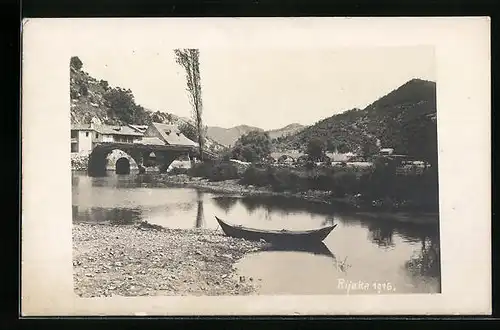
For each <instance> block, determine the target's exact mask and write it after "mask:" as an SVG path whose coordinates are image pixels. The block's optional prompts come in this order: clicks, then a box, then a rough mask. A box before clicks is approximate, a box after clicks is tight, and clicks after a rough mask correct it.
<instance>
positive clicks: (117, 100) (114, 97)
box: [104, 88, 140, 124]
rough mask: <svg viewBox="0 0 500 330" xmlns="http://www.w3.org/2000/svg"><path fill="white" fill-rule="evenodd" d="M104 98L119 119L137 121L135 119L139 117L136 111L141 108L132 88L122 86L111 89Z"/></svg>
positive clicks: (130, 121) (126, 121) (129, 121)
mask: <svg viewBox="0 0 500 330" xmlns="http://www.w3.org/2000/svg"><path fill="white" fill-rule="evenodd" d="M104 99H105V100H106V102H107V105H108V106H109V108H111V110H112V111H113V112H114V113H115V115H116V116H117V117H118V119H119V120H121V121H123V122H125V123H128V124H132V123H135V119H137V116H136V112H137V111H140V109H139V108H137V106H136V104H135V101H134V95H133V94H132V92H131V91H130V90H125V89H122V88H113V89H110V90H108V91H107V92H106V94H104Z"/></svg>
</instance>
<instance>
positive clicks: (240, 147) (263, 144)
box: [232, 131, 271, 162]
mask: <svg viewBox="0 0 500 330" xmlns="http://www.w3.org/2000/svg"><path fill="white" fill-rule="evenodd" d="M270 153H271V139H270V138H269V134H268V133H267V132H260V131H251V132H248V133H247V134H244V135H242V136H240V138H239V139H238V140H237V141H236V143H235V146H234V147H233V150H232V155H233V157H234V158H236V159H239V160H242V161H247V162H256V161H259V160H261V159H262V158H266V157H268V156H269V154H270Z"/></svg>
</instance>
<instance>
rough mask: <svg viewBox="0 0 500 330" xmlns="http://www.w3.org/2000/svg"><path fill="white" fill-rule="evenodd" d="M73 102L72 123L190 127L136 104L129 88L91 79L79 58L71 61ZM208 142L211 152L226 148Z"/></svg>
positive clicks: (183, 121) (169, 115)
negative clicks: (160, 124)
mask: <svg viewBox="0 0 500 330" xmlns="http://www.w3.org/2000/svg"><path fill="white" fill-rule="evenodd" d="M70 99H71V111H70V113H71V124H89V123H91V122H93V123H96V124H106V125H127V124H139V125H148V124H150V123H151V122H158V123H165V124H172V125H177V126H180V127H182V126H183V125H184V124H191V121H190V120H188V119H186V118H183V117H179V116H176V115H174V114H172V113H167V112H163V111H158V110H157V111H153V110H150V109H146V108H144V107H142V106H141V105H139V104H136V103H135V99H134V95H133V93H132V91H131V90H130V89H124V88H122V87H111V86H110V85H109V83H108V82H107V81H105V80H97V79H96V78H94V77H92V76H90V75H89V74H88V73H87V72H85V71H84V70H83V63H82V62H81V61H80V60H79V59H78V57H73V58H72V59H71V65H70ZM184 126H185V125H184ZM183 133H185V134H186V133H187V132H183ZM186 135H187V134H186ZM205 143H206V147H207V148H208V149H209V150H211V151H220V150H223V149H224V148H225V147H224V146H223V145H221V144H219V143H217V142H216V141H214V140H213V139H210V138H207V140H206V142H205Z"/></svg>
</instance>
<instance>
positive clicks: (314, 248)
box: [263, 242, 335, 259]
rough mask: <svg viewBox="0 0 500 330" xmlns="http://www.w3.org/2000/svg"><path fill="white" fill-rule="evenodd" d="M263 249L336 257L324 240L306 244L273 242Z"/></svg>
mask: <svg viewBox="0 0 500 330" xmlns="http://www.w3.org/2000/svg"><path fill="white" fill-rule="evenodd" d="M263 251H281V252H283V251H288V252H302V253H311V254H315V255H322V256H327V257H330V258H333V259H335V255H334V254H333V253H332V251H330V249H329V248H328V247H327V246H326V245H325V243H323V242H319V243H317V244H305V245H297V244H272V245H269V246H266V247H265V248H264V249H263Z"/></svg>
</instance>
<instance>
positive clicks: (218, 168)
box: [188, 161, 239, 181]
mask: <svg viewBox="0 0 500 330" xmlns="http://www.w3.org/2000/svg"><path fill="white" fill-rule="evenodd" d="M188 175H190V176H193V177H202V178H206V179H209V180H210V181H224V180H231V179H237V178H239V175H238V169H237V168H236V166H234V165H233V164H231V163H228V162H213V161H206V162H203V163H199V164H196V165H195V166H194V167H192V168H191V169H190V170H189V171H188Z"/></svg>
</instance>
